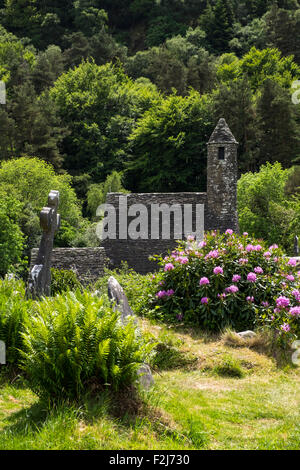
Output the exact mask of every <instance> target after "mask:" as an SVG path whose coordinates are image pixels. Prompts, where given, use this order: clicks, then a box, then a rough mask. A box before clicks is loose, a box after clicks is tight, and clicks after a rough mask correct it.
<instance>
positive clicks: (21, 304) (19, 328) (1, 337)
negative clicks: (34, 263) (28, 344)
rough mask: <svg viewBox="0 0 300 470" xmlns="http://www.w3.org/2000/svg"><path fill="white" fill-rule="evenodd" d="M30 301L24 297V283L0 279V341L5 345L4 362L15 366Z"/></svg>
mask: <svg viewBox="0 0 300 470" xmlns="http://www.w3.org/2000/svg"><path fill="white" fill-rule="evenodd" d="M31 305H32V301H30V300H26V298H25V285H24V283H23V282H22V281H18V280H16V279H10V280H9V279H8V278H5V279H2V280H1V279H0V341H4V343H5V345H6V363H7V364H8V365H9V366H12V367H14V368H17V367H18V365H19V360H20V350H22V348H23V338H22V333H23V332H24V325H25V322H26V321H27V319H28V318H29V311H30V308H31Z"/></svg>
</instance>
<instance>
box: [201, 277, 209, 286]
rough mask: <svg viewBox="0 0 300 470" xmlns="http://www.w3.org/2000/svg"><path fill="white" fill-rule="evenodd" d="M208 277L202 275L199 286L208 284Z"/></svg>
mask: <svg viewBox="0 0 300 470" xmlns="http://www.w3.org/2000/svg"><path fill="white" fill-rule="evenodd" d="M209 283H210V282H209V279H207V277H202V278H201V279H200V286H207V285H208V284H209Z"/></svg>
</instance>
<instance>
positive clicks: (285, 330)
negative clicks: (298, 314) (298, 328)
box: [281, 323, 291, 333]
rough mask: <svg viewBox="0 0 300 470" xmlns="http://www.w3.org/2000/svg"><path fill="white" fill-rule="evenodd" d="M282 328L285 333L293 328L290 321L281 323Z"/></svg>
mask: <svg viewBox="0 0 300 470" xmlns="http://www.w3.org/2000/svg"><path fill="white" fill-rule="evenodd" d="M281 329H282V331H284V332H285V333H288V332H289V331H290V329H291V327H290V325H289V324H288V323H284V324H283V325H281Z"/></svg>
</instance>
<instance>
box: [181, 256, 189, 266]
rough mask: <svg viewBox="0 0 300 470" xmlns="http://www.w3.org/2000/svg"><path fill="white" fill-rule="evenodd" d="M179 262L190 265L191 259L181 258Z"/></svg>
mask: <svg viewBox="0 0 300 470" xmlns="http://www.w3.org/2000/svg"><path fill="white" fill-rule="evenodd" d="M179 261H180V264H188V262H189V259H188V258H186V257H180V258H179Z"/></svg>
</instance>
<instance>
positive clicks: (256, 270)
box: [254, 266, 264, 274]
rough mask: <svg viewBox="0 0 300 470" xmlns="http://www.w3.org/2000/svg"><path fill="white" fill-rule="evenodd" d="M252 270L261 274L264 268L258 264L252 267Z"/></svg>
mask: <svg viewBox="0 0 300 470" xmlns="http://www.w3.org/2000/svg"><path fill="white" fill-rule="evenodd" d="M254 272H255V273H256V274H263V273H264V270H263V268H261V267H260V266H258V267H257V268H254Z"/></svg>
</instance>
